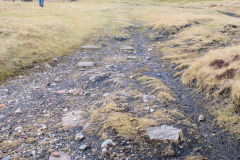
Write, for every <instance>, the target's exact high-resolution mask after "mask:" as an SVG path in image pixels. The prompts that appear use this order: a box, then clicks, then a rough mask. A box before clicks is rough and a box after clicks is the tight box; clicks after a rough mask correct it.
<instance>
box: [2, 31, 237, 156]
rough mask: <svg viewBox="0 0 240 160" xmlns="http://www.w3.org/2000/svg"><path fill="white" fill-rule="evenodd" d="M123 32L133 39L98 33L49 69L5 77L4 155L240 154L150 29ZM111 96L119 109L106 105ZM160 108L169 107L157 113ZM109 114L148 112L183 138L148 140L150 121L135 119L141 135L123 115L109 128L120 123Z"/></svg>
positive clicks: (140, 114)
mask: <svg viewBox="0 0 240 160" xmlns="http://www.w3.org/2000/svg"><path fill="white" fill-rule="evenodd" d="M124 32H127V33H129V34H130V35H131V38H130V39H127V38H125V37H122V38H119V37H117V38H116V37H110V38H109V37H105V38H94V39H93V41H92V42H89V43H90V44H92V45H86V46H83V47H82V50H81V51H79V52H77V53H75V54H73V55H71V56H69V57H65V58H60V59H55V62H54V63H53V64H54V65H52V66H51V65H46V69H45V70H44V71H40V69H39V68H38V67H36V68H35V69H32V71H31V72H30V73H29V74H27V75H24V76H18V77H15V78H13V79H12V80H9V81H7V82H4V83H2V84H1V86H0V126H1V130H0V143H1V145H0V158H3V159H4V158H5V159H4V160H7V159H62V160H63V159H65V160H68V159H226V160H227V159H231V160H237V159H240V156H239V152H240V148H239V145H240V141H239V140H235V139H233V138H231V136H230V135H229V134H228V133H225V132H223V131H222V130H221V129H220V128H219V127H218V126H217V124H216V123H215V121H214V118H213V117H212V116H211V115H210V114H209V113H208V112H207V109H206V108H207V106H209V105H211V102H210V101H209V100H206V99H204V98H203V95H201V94H197V93H195V92H194V91H193V90H192V89H191V88H187V87H186V86H184V85H182V84H181V83H180V81H179V80H178V79H175V78H174V76H173V75H174V71H173V69H171V67H170V66H168V65H167V64H163V63H162V62H161V60H160V57H161V54H160V53H158V52H157V51H156V50H155V45H156V43H158V42H152V41H150V40H149V39H148V32H150V31H147V32H146V31H145V30H143V29H141V28H134V27H132V28H126V29H124ZM84 66H85V67H84ZM143 77H148V79H151V78H152V81H154V83H153V84H155V82H156V81H157V80H159V82H158V81H157V83H158V84H159V83H160V82H163V83H165V84H166V86H167V87H165V91H167V92H169V93H171V96H172V97H173V98H174V100H173V101H163V100H162V99H159V98H157V96H158V95H157V94H158V93H157V92H155V91H156V90H153V88H151V87H153V86H154V85H153V84H151V87H147V86H146V85H148V83H141V80H143ZM148 82H149V80H148ZM159 90H161V89H159ZM161 93H162V92H161ZM164 93H165V92H164ZM111 97H114V98H113V99H114V103H115V102H116V104H117V106H118V107H119V106H120V108H121V110H120V109H119V110H117V111H114V112H113V110H114V109H110V111H109V110H107V111H106V113H104V112H102V110H100V109H102V108H103V106H106V105H107V104H109V100H110V99H111ZM159 110H161V111H164V112H163V113H166V114H163V115H161V117H160V118H159V117H156V113H157V111H159ZM94 111H97V112H100V111H101V115H100V116H101V117H103V118H101V119H99V120H98V121H96V120H93V119H94V118H93V115H94V114H93V112H94ZM110 113H111V114H110ZM107 114H109V115H110V118H113V115H117V116H118V115H119V114H120V115H124V116H125V115H131V117H134V118H132V119H134V120H130V122H131V121H137V122H138V123H139V122H145V121H140V120H143V118H146V117H150V118H151V120H153V121H154V122H153V124H152V125H149V124H147V125H146V126H147V127H150V126H155V125H157V126H159V125H169V126H173V127H176V128H178V129H180V130H181V132H182V133H181V135H180V137H181V138H180V140H179V141H178V142H173V141H171V140H167V141H164V142H163V141H150V140H149V138H148V135H147V129H148V128H144V127H142V128H141V127H139V126H140V124H138V125H136V126H134V127H135V128H137V129H136V132H137V133H136V136H135V135H134V136H131V134H130V136H126V130H127V129H128V128H129V126H128V128H123V127H122V126H121V125H122V123H120V122H119V123H120V124H121V125H118V126H116V125H115V123H110V126H111V127H109V126H108V127H105V128H104V126H105V125H107V124H109V122H115V119H110V121H107V118H109V117H106V116H105V115H107ZM164 115H165V116H164ZM200 115H204V117H200V118H202V119H201V120H202V121H201V122H199V116H200ZM111 116H112V117H111ZM120 117H121V116H120ZM169 117H170V118H169ZM122 119H123V120H124V118H122ZM127 119H128V117H127ZM160 119H161V120H160ZM168 119H171V120H168ZM118 121H119V120H118ZM120 121H121V118H120ZM155 121H156V123H157V124H155ZM107 122H108V123H107ZM131 123H132V122H131ZM147 123H149V121H147ZM134 125H135V123H134ZM141 126H144V125H143V124H141ZM114 127H115V128H114ZM130 128H131V127H130ZM122 129H123V130H122ZM103 131H104V132H103ZM134 131H135V130H134ZM130 133H133V134H135V132H132V130H131V132H130ZM107 139H108V141H105V140H107ZM104 141H105V143H103V142H104Z"/></svg>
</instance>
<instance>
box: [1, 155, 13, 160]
mask: <svg viewBox="0 0 240 160" xmlns="http://www.w3.org/2000/svg"><path fill="white" fill-rule="evenodd" d="M10 158H11V157H10V156H9V155H8V156H6V157H4V158H3V159H2V160H10Z"/></svg>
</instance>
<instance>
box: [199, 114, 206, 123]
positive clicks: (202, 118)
mask: <svg viewBox="0 0 240 160" xmlns="http://www.w3.org/2000/svg"><path fill="white" fill-rule="evenodd" d="M205 119H206V116H205V115H203V114H201V115H200V116H199V117H198V121H199V122H202V121H205Z"/></svg>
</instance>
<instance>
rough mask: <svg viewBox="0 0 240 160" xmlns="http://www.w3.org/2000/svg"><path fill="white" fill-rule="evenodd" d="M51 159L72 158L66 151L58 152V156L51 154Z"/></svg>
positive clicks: (68, 159)
mask: <svg viewBox="0 0 240 160" xmlns="http://www.w3.org/2000/svg"><path fill="white" fill-rule="evenodd" d="M53 153H54V152H53ZM49 160H71V156H69V155H68V154H66V153H62V152H56V156H54V155H52V154H51V156H50V157H49Z"/></svg>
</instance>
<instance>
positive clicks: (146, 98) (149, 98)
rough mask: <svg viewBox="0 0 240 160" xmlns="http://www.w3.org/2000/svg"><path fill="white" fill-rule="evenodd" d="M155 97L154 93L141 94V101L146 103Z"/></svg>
mask: <svg viewBox="0 0 240 160" xmlns="http://www.w3.org/2000/svg"><path fill="white" fill-rule="evenodd" d="M154 99H155V96H154V95H145V94H144V95H143V102H145V103H147V102H149V101H152V100H154Z"/></svg>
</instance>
